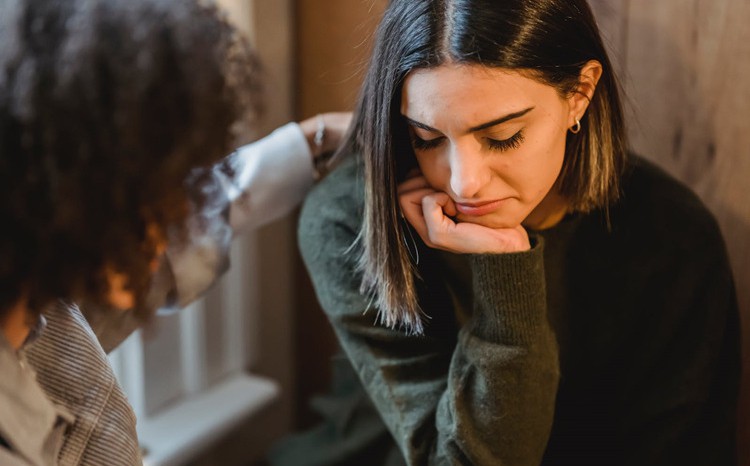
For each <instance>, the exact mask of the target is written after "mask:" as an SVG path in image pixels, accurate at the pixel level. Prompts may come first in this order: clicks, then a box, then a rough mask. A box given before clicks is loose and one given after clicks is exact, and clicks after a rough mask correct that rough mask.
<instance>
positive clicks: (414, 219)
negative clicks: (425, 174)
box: [399, 189, 434, 246]
mask: <svg viewBox="0 0 750 466" xmlns="http://www.w3.org/2000/svg"><path fill="white" fill-rule="evenodd" d="M431 193H434V191H433V190H431V189H422V190H418V191H412V192H410V193H408V194H405V195H402V196H400V197H399V204H400V206H401V214H402V215H403V217H404V218H405V219H406V221H407V222H409V224H410V225H411V226H412V227H414V229H415V230H416V231H417V234H419V236H420V237H421V238H422V241H424V242H425V243H426V244H427V245H428V246H429V245H430V243H429V238H428V235H427V226H426V225H425V221H424V216H423V215H422V198H423V197H425V196H427V195H429V194H431Z"/></svg>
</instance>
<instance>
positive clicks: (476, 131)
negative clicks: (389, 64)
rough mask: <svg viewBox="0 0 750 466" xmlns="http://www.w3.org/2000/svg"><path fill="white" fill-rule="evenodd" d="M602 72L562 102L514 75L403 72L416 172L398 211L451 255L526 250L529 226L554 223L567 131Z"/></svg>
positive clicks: (476, 68)
mask: <svg viewBox="0 0 750 466" xmlns="http://www.w3.org/2000/svg"><path fill="white" fill-rule="evenodd" d="M601 73H602V67H601V64H600V63H599V62H597V61H590V62H588V63H587V64H586V65H585V66H584V67H583V69H582V70H581V75H580V85H579V88H578V92H576V93H573V94H572V95H569V96H561V95H560V94H559V93H558V91H557V90H556V89H555V88H553V87H551V86H548V85H546V84H543V83H540V82H539V81H537V80H535V79H533V78H531V77H529V75H528V74H523V73H521V72H518V71H513V70H506V69H502V68H491V67H485V66H481V65H461V64H453V63H449V64H444V65H441V66H439V67H437V68H432V69H420V70H416V71H413V72H412V73H410V74H409V75H408V76H407V78H406V80H405V82H404V86H403V91H402V96H401V97H402V99H401V113H402V115H403V116H404V117H405V119H406V121H407V123H408V124H409V132H410V134H411V137H412V147H413V148H414V154H415V156H416V159H417V163H418V165H419V173H414V174H413V176H412V177H411V178H409V179H407V180H406V181H404V182H403V183H402V184H401V185H400V186H399V188H398V194H399V203H400V206H401V211H402V213H403V215H404V217H406V219H407V220H408V221H409V223H410V224H411V225H412V226H414V228H415V229H416V231H417V232H418V233H419V235H420V237H421V238H422V240H423V241H424V242H425V244H427V245H428V246H430V247H433V248H437V249H443V250H446V251H451V252H455V253H495V254H497V253H510V252H519V251H526V250H528V249H530V247H531V246H530V243H529V236H528V233H527V232H526V229H527V228H529V229H533V230H544V229H547V228H551V227H553V226H554V225H556V224H557V223H559V222H560V221H561V220H562V219H563V217H564V216H565V214H566V213H567V212H568V209H569V205H568V202H567V201H566V200H565V199H564V198H563V196H562V195H560V193H559V192H558V190H557V188H556V181H557V178H558V176H559V174H560V171H561V168H562V164H563V158H564V154H565V139H566V134H567V132H568V130H569V129H570V128H571V127H573V126H574V125H575V124H576V119H581V118H582V117H583V115H584V113H585V112H586V109H587V107H588V104H589V102H590V99H591V97H592V96H593V94H594V90H595V88H596V84H597V82H598V81H599V78H600V77H601Z"/></svg>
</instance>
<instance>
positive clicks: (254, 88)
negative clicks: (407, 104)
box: [0, 0, 348, 465]
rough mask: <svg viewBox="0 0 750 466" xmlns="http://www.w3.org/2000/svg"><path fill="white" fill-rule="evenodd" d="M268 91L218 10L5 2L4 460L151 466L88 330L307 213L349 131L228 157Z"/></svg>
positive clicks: (148, 2) (126, 318)
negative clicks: (296, 212) (323, 171)
mask: <svg viewBox="0 0 750 466" xmlns="http://www.w3.org/2000/svg"><path fill="white" fill-rule="evenodd" d="M257 79H258V72H257V64H256V62H255V60H254V58H253V56H252V54H251V53H250V51H249V49H248V47H247V46H246V44H245V43H244V42H243V40H241V39H240V37H239V36H238V34H237V33H236V31H235V30H234V29H233V28H232V27H231V26H230V25H229V24H228V23H227V22H226V20H225V19H223V17H222V16H221V15H220V14H219V13H218V11H217V9H216V8H215V7H213V6H210V5H207V4H206V3H205V2H201V1H198V0H174V1H164V0H129V1H127V2H110V1H105V0H73V1H66V2H60V1H55V0H0V200H1V201H0V218H2V219H3V228H2V229H1V230H0V330H2V331H1V332H0V374H2V375H1V376H0V412H2V415H0V464H3V465H17V464H19V465H20V464H23V465H49V464H64V465H69V464H70V465H72V464H109V465H115V464H139V463H140V455H139V451H138V443H137V437H136V433H135V420H134V417H133V414H132V410H131V409H130V407H129V406H128V404H127V401H126V399H125V397H124V395H123V394H122V392H121V390H120V388H119V387H118V386H117V383H116V381H115V379H114V376H113V374H112V370H111V368H110V367H109V365H108V363H107V360H106V355H105V352H104V351H103V349H102V346H100V344H99V342H98V341H97V340H96V337H95V336H94V332H93V331H92V329H91V324H95V326H96V327H97V329H98V330H100V332H99V331H98V332H97V333H99V334H100V335H101V334H105V335H106V336H107V338H106V341H102V343H103V345H104V347H105V348H106V349H111V348H112V347H113V346H116V344H117V343H118V342H119V341H121V340H122V339H123V338H124V336H126V335H127V333H128V332H129V331H131V330H132V328H133V325H132V323H134V322H135V323H140V322H144V321H146V320H148V318H149V317H150V316H151V315H152V314H153V312H154V310H155V308H156V307H161V306H164V305H170V304H177V305H179V304H184V303H185V302H187V301H189V300H191V299H193V298H194V297H195V296H196V295H197V294H198V293H200V292H202V291H203V290H204V289H205V288H206V287H207V286H208V285H209V284H210V282H211V281H212V280H213V279H214V278H215V276H216V275H217V274H219V273H220V272H221V271H222V270H223V269H222V268H223V267H224V265H225V264H226V261H225V260H224V256H225V254H226V251H227V247H228V243H229V241H230V240H231V236H232V234H233V233H234V232H236V231H238V230H239V229H242V228H248V227H252V226H253V225H254V224H257V223H263V222H265V221H269V220H272V219H273V216H274V215H279V214H281V213H284V212H287V211H288V210H290V208H291V207H292V206H293V205H295V204H296V203H298V202H299V201H300V200H301V198H302V196H303V195H304V193H305V192H306V190H307V189H308V188H309V186H310V185H311V184H312V181H313V167H312V158H311V156H318V155H320V153H322V152H326V151H328V150H330V149H332V148H334V147H335V145H336V143H337V141H338V138H339V137H340V135H341V132H342V131H343V129H344V128H345V127H346V125H347V123H348V118H347V116H346V115H335V114H334V115H331V114H328V115H324V116H321V117H320V118H319V119H317V120H308V121H306V122H303V123H302V125H296V124H290V125H287V126H285V127H282V128H280V129H279V130H277V131H276V132H275V133H274V134H273V135H271V136H269V137H268V138H266V139H264V140H262V141H260V142H258V143H255V144H251V145H249V146H245V147H242V148H241V149H239V150H238V151H236V152H235V153H233V154H232V155H231V156H229V157H228V158H225V155H226V154H228V153H230V151H231V149H232V147H233V145H234V144H235V142H236V138H237V135H238V133H239V132H240V131H241V130H244V131H245V132H246V129H247V128H248V127H249V126H250V125H252V123H253V120H254V118H255V117H256V113H257V111H256V110H257V108H256V107H257V93H258V89H259V86H258V82H257ZM324 124H328V127H329V131H327V132H323V131H322V129H323V128H324V126H322V125H324ZM315 133H318V137H317V138H315V137H314V135H315ZM322 135H325V136H326V137H324V138H321V137H320V136H322ZM271 201H273V204H272V205H271V204H264V203H268V202H271ZM167 248H168V252H167V253H166V254H164V251H165V249H167ZM195 257H200V262H197V263H196V262H195V260H193V259H195ZM196 265H197V266H198V267H197V268H196V267H195V266H196ZM188 266H190V267H188ZM84 301H85V302H86V303H88V304H90V305H91V307H90V308H89V312H88V313H87V317H88V319H89V320H87V319H86V318H84V316H83V314H82V312H81V310H80V309H79V307H78V306H77V305H76V304H75V303H80V302H84ZM99 308H101V309H112V308H117V309H122V310H129V311H128V312H115V313H112V312H111V311H110V312H105V311H99V310H96V309H99ZM113 320H114V321H116V322H115V323H116V325H115V326H114V331H113V330H112V328H113V326H112V325H110V324H111V323H112V321H113ZM29 366H31V367H33V369H34V370H32V369H31V368H30V367H29ZM34 372H36V374H34Z"/></svg>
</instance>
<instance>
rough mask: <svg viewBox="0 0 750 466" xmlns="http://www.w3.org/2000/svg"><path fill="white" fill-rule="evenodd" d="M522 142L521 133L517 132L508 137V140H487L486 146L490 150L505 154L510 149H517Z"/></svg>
mask: <svg viewBox="0 0 750 466" xmlns="http://www.w3.org/2000/svg"><path fill="white" fill-rule="evenodd" d="M522 142H523V133H522V132H521V131H518V132H517V133H516V134H514V135H513V136H511V137H509V138H508V139H492V138H487V145H488V146H489V148H490V149H491V150H498V151H501V152H505V151H508V150H511V149H518V147H519V146H520V145H521V143H522Z"/></svg>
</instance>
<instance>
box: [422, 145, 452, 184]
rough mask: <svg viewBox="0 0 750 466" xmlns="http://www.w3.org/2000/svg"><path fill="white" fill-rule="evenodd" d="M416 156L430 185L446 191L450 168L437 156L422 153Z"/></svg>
mask: <svg viewBox="0 0 750 466" xmlns="http://www.w3.org/2000/svg"><path fill="white" fill-rule="evenodd" d="M416 158H417V164H418V165H419V170H420V171H421V172H422V176H424V178H425V180H427V183H428V184H429V185H430V187H432V188H434V189H436V190H439V191H445V190H446V186H447V185H448V182H449V180H450V170H449V169H448V168H447V167H444V166H443V164H441V163H440V159H439V158H438V157H436V156H433V155H430V156H426V155H425V154H420V155H416Z"/></svg>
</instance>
